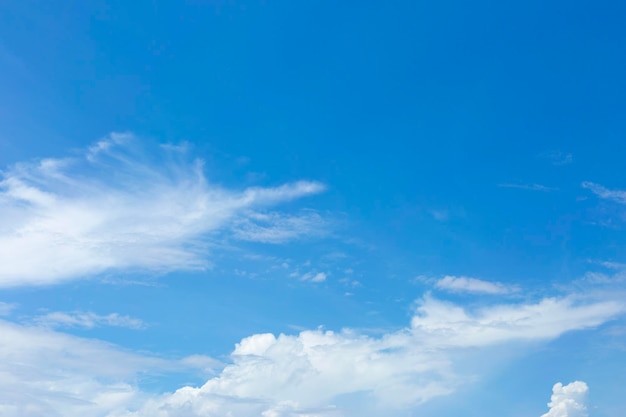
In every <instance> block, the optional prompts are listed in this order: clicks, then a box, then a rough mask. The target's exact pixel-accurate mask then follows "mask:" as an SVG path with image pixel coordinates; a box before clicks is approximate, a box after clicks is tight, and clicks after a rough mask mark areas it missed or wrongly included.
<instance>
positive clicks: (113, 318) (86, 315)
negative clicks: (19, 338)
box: [34, 311, 145, 329]
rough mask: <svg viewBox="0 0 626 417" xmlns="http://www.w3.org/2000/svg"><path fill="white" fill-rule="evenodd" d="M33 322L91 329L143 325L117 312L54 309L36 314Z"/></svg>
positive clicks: (133, 327) (43, 324) (135, 327)
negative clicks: (62, 310) (40, 314)
mask: <svg viewBox="0 0 626 417" xmlns="http://www.w3.org/2000/svg"><path fill="white" fill-rule="evenodd" d="M34 322H35V323H37V324H39V325H42V326H46V327H82V328H85V329H93V328H95V327H101V326H111V327H125V328H128V329H141V328H144V327H145V324H144V323H143V321H141V320H139V319H136V318H133V317H129V316H124V315H119V314H117V313H111V314H107V315H99V314H96V313H93V312H91V311H88V312H81V311H73V312H61V311H55V312H51V313H47V314H45V315H42V316H38V317H36V318H35V319H34Z"/></svg>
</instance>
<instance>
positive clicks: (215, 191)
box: [0, 134, 324, 287]
mask: <svg viewBox="0 0 626 417" xmlns="http://www.w3.org/2000/svg"><path fill="white" fill-rule="evenodd" d="M136 147H137V145H136V143H135V142H134V140H133V138H132V136H131V135H128V134H111V135H110V136H109V137H108V138H106V139H104V140H102V141H100V142H98V143H97V144H96V145H94V146H92V147H91V148H89V150H88V151H87V152H86V154H85V155H84V157H82V158H80V157H79V158H66V159H44V160H41V161H38V162H33V163H22V164H17V165H15V166H13V167H11V168H9V169H8V170H6V171H4V172H3V173H2V175H1V177H0V178H1V181H0V287H9V286H17V285H38V284H53V283H56V282H59V281H63V280H68V279H76V278H81V277H85V276H90V275H94V274H98V273H101V272H103V271H107V270H112V269H117V270H120V269H133V268H139V269H149V270H155V271H170V270H178V269H199V268H207V267H209V266H210V263H209V261H208V260H207V256H206V255H207V250H208V248H210V247H211V239H218V238H220V236H222V237H221V239H224V237H223V235H226V236H229V235H231V234H232V233H233V232H234V233H235V235H237V236H238V237H239V238H244V237H247V238H248V239H249V240H260V241H267V242H277V241H284V240H287V239H293V238H295V237H297V236H298V233H299V231H300V230H301V229H299V228H302V229H303V230H304V233H305V234H306V233H310V230H311V229H312V228H313V227H318V226H319V224H320V221H321V220H320V219H319V218H318V217H317V216H316V215H315V213H313V212H310V213H305V214H304V215H301V216H296V217H293V216H288V215H283V214H281V213H277V212H274V213H272V214H271V215H265V216H269V217H270V219H269V221H266V222H265V223H264V224H262V225H261V224H260V223H259V216H264V215H261V214H258V213H257V212H256V211H257V210H260V209H263V208H266V207H269V206H272V205H276V204H278V203H281V202H286V201H289V200H293V199H296V198H300V197H303V196H306V195H311V194H316V193H319V192H321V191H323V190H324V186H323V185H322V184H320V183H317V182H307V181H300V182H295V183H289V184H284V185H281V186H278V187H270V188H261V187H252V188H247V189H243V190H235V189H227V188H224V187H221V186H218V185H216V184H212V183H210V182H209V181H208V180H207V178H206V177H205V176H204V173H203V166H202V162H201V161H199V160H196V161H195V162H193V163H191V162H187V161H185V160H184V154H183V153H181V152H174V151H171V150H169V152H171V153H170V154H168V155H166V156H165V157H163V158H161V159H160V160H150V157H149V156H148V155H146V154H145V152H141V151H139V150H137V149H136ZM160 149H161V150H162V151H164V152H167V151H168V149H163V148H160ZM283 216H284V217H283ZM246 224H248V225H249V226H248V227H247V229H246V227H242V225H246ZM233 225H238V226H236V227H235V226H233ZM255 225H256V226H255ZM246 230H247V232H246Z"/></svg>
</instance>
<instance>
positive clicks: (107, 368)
mask: <svg viewBox="0 0 626 417" xmlns="http://www.w3.org/2000/svg"><path fill="white" fill-rule="evenodd" d="M0 335H1V336H0V375H1V377H0V415H2V416H6V417H18V416H19V417H31V416H32V417H38V416H51V417H79V416H105V415H107V414H108V413H110V412H111V410H115V409H117V408H122V409H125V408H126V407H129V406H131V405H132V404H133V402H134V401H137V400H140V399H141V397H142V395H143V394H141V392H140V390H139V389H138V388H137V386H136V385H135V381H136V380H137V378H138V376H139V375H140V374H142V373H145V372H157V373H163V372H174V371H180V370H181V369H189V368H190V367H195V366H194V363H187V362H186V361H185V360H183V361H168V360H164V359H160V358H156V357H149V356H145V355H139V354H135V353H131V352H126V351H123V350H122V349H120V348H118V347H116V346H114V345H110V344H108V343H103V342H100V341H94V340H89V339H84V338H80V337H76V336H70V335H67V334H63V333H59V332H55V331H52V330H49V329H45V328H41V327H29V326H23V325H18V324H15V323H11V322H8V321H4V320H0ZM196 362H197V361H196Z"/></svg>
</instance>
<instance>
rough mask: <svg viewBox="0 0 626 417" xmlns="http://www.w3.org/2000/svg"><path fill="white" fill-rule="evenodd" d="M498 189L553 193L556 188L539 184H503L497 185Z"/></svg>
mask: <svg viewBox="0 0 626 417" xmlns="http://www.w3.org/2000/svg"><path fill="white" fill-rule="evenodd" d="M498 187H500V188H518V189H520V190H529V191H555V190H556V188H553V187H548V186H545V185H541V184H516V183H503V184H498Z"/></svg>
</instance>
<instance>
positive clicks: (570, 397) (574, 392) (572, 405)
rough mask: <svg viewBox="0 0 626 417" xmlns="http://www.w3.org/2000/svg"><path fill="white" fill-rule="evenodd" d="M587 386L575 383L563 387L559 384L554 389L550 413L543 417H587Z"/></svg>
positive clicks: (580, 382) (549, 404)
mask: <svg viewBox="0 0 626 417" xmlns="http://www.w3.org/2000/svg"><path fill="white" fill-rule="evenodd" d="M588 391H589V389H588V387H587V384H585V383H584V382H582V381H574V382H572V383H570V384H567V385H563V384H562V383H560V382H558V383H556V384H555V385H554V387H553V388H552V398H551V400H550V402H549V403H548V407H550V411H548V412H547V413H545V414H543V415H542V416H541V417H587V416H588V413H587V406H586V400H587V398H586V397H587V392H588Z"/></svg>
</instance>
